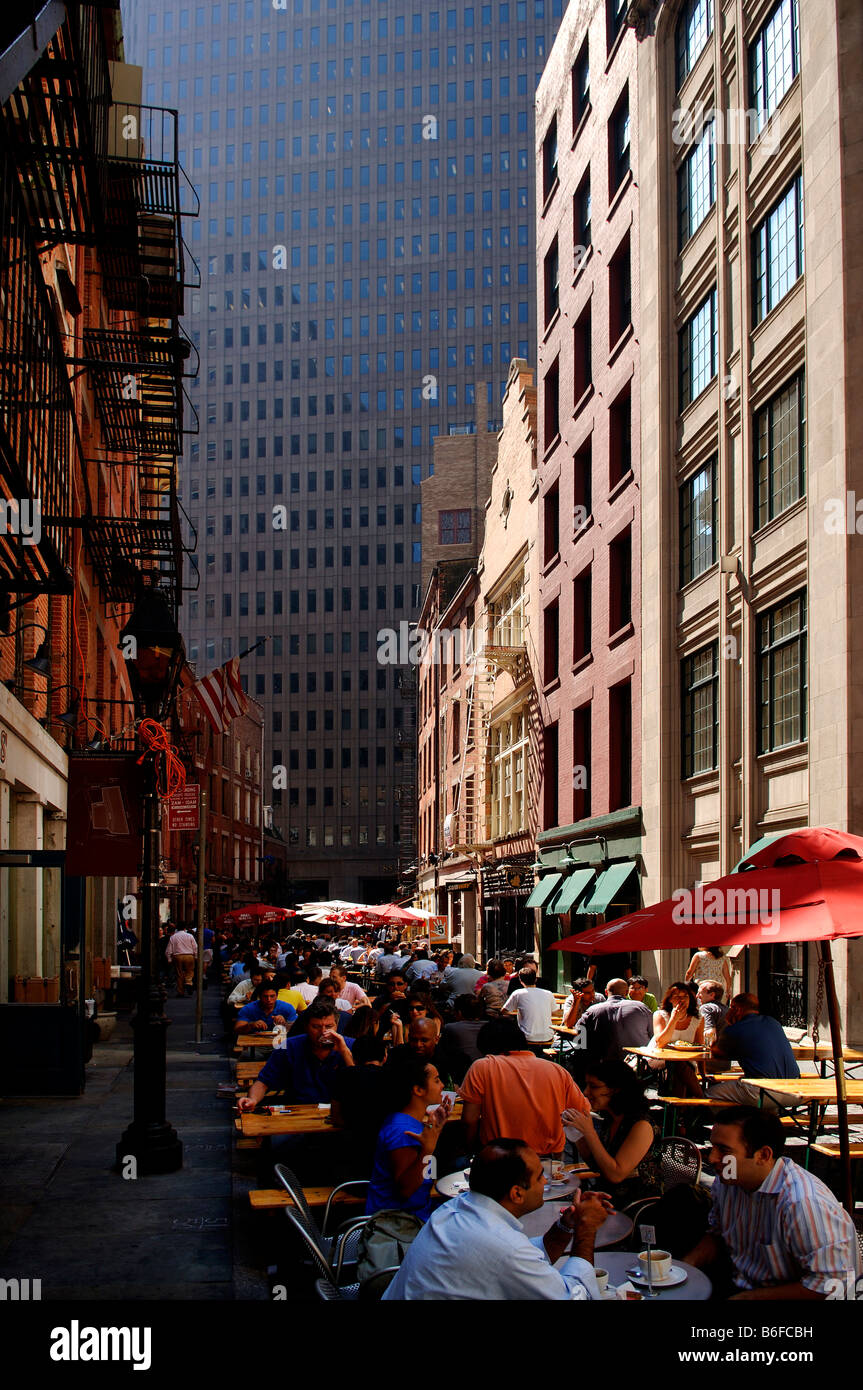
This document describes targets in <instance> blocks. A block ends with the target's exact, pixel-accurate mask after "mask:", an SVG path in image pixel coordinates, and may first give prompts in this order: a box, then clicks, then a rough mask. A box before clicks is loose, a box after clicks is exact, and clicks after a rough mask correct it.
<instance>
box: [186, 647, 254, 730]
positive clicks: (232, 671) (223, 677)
mask: <svg viewBox="0 0 863 1390" xmlns="http://www.w3.org/2000/svg"><path fill="white" fill-rule="evenodd" d="M192 691H193V693H194V694H195V695H196V696H197V699H198V703H199V705H200V706H201V709H202V710H203V711H204V713H205V715H206V716H207V718H208V719H209V721H210V723H211V724H212V726H213V728H214V729H215V731H216V733H217V734H223V733H226V732H227V731H228V729H229V728H230V726H231V720H232V719H236V717H237V715H239V714H245V712H246V710H247V709H248V707H249V702H248V699H247V698H246V695H245V692H244V691H243V687H242V685H241V683H240V658H239V657H238V656H235V657H234V658H233V659H232V660H231V661H228V662H226V663H225V665H224V666H220V667H219V668H218V670H217V671H211V672H210V674H209V675H208V676H204V678H203V680H199V681H198V682H197V683H196V684H195V685H193V686H192Z"/></svg>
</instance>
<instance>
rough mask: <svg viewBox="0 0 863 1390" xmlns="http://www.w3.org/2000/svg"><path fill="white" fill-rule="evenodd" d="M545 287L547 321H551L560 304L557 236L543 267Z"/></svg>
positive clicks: (547, 322)
mask: <svg viewBox="0 0 863 1390" xmlns="http://www.w3.org/2000/svg"><path fill="white" fill-rule="evenodd" d="M543 284H544V287H545V322H546V325H548V324H549V323H551V320H552V319H553V318H554V316H555V314H556V313H557V311H558V308H559V306H560V273H559V264H558V252H557V237H555V238H554V241H553V242H552V243H551V246H550V247H549V250H548V252H547V253H546V257H545V264H544V268H543Z"/></svg>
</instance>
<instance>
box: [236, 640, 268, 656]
mask: <svg viewBox="0 0 863 1390" xmlns="http://www.w3.org/2000/svg"><path fill="white" fill-rule="evenodd" d="M269 640H270V639H269V637H259V638H258V640H257V642H255V644H254V646H252V647H246V650H245V651H244V652H240V653H239V655H238V657H237V660H238V661H242V659H243V657H244V656H248V655H249V653H250V652H254V651H256V650H257V649H258V647H262V646H263V645H264V643H265V642H269Z"/></svg>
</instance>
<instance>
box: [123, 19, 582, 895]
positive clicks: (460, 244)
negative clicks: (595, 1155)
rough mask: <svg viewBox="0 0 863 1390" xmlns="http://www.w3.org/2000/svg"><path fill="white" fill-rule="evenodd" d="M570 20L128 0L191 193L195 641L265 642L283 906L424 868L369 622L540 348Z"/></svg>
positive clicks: (150, 89) (131, 37)
mask: <svg viewBox="0 0 863 1390" xmlns="http://www.w3.org/2000/svg"><path fill="white" fill-rule="evenodd" d="M561 12H562V0H508V3H500V2H499V0H495V3H494V4H489V5H475V6H474V5H467V6H466V5H458V6H457V7H452V8H445V7H441V8H434V9H427V8H426V7H425V5H422V6H421V5H420V4H419V2H418V0H410V2H408V0H376V3H371V0H355V3H351V0H338V3H335V0H275V3H274V0H218V2H217V3H209V4H206V5H184V4H183V3H182V0H124V24H125V31H126V36H127V40H126V42H127V57H128V58H129V60H130V61H132V62H136V63H140V64H141V65H142V66H143V68H144V100H145V102H146V103H148V104H149V105H152V106H160V105H161V106H169V107H177V108H178V110H179V112H180V145H181V152H180V158H181V162H182V163H183V165H184V167H185V168H186V169H187V170H188V171H189V176H190V178H191V180H192V182H193V183H194V185H195V188H196V190H197V192H198V194H199V197H200V200H201V215H200V218H199V219H198V221H197V223H195V224H192V226H191V231H190V236H191V241H190V245H191V250H192V252H193V254H194V257H195V259H196V261H197V263H198V265H199V267H200V272H201V286H200V289H193V290H191V291H190V292H189V293H188V294H187V298H186V303H187V311H190V312H187V318H186V321H185V326H186V329H187V331H188V333H189V335H190V336H191V337H192V339H193V341H194V342H195V344H196V345H197V346H198V348H199V351H200V355H201V371H200V376H199V379H198V381H197V383H196V384H195V386H194V387H193V388H192V390H191V393H190V394H191V397H192V401H193V404H194V406H195V409H196V411H197V414H198V417H199V420H200V433H199V434H198V435H197V436H195V437H192V438H190V439H189V440H187V445H186V451H185V455H184V458H183V464H182V476H181V485H180V486H181V491H180V496H181V501H182V503H183V505H184V507H185V510H186V512H187V513H188V517H189V519H190V522H191V524H192V526H193V527H194V530H195V532H196V533H197V554H196V563H197V570H198V575H199V584H198V588H197V590H196V591H195V592H194V593H190V594H187V595H186V601H185V604H184V607H183V610H182V621H183V623H184V631H185V635H186V641H187V645H188V652H189V659H190V660H191V661H193V662H195V663H196V665H197V670H198V672H199V674H204V673H206V672H207V671H209V670H211V669H212V668H213V667H215V666H218V665H220V664H221V663H222V662H223V661H225V660H227V659H228V658H229V657H231V656H236V655H238V654H239V653H240V652H241V651H243V650H244V649H245V648H246V647H249V646H251V645H252V644H253V643H254V642H255V641H257V639H258V638H259V637H264V636H265V637H267V638H268V641H267V643H266V644H265V645H264V646H263V647H261V648H258V649H257V650H256V651H255V652H254V653H253V654H252V655H250V656H249V657H248V658H246V659H245V660H244V661H243V663H242V667H241V670H242V673H243V676H244V677H245V679H246V681H247V686H248V690H249V692H250V694H252V695H254V696H255V697H256V698H257V699H259V700H260V701H261V702H262V703H263V705H264V707H265V710H266V740H267V749H266V757H267V760H268V764H269V765H271V766H272V767H273V790H272V796H271V798H270V799H271V802H272V806H273V821H274V824H275V826H276V827H277V828H278V829H279V830H280V831H281V833H282V835H283V836H284V838H285V840H286V841H287V843H288V847H289V868H290V875H291V880H292V884H293V886H294V888H295V891H296V894H297V897H298V898H299V899H300V900H302V899H303V898H306V897H312V896H319V895H326V896H339V897H348V898H355V897H358V898H362V899H365V900H367V901H375V900H381V899H382V898H385V897H386V896H389V895H391V894H392V893H393V892H394V891H395V889H396V886H397V880H398V879H399V876H400V873H401V872H403V871H404V870H405V869H406V868H407V866H409V865H410V864H412V863H413V862H414V861H415V855H416V846H415V840H414V839H413V835H414V830H413V824H414V805H415V791H414V781H413V776H414V774H413V759H414V742H415V709H414V707H413V704H412V701H411V692H412V689H413V677H414V675H415V673H414V672H413V671H412V670H411V669H410V668H409V667H406V666H393V665H389V664H386V663H384V662H381V661H379V660H378V653H379V649H381V646H382V641H383V639H382V638H381V636H380V634H382V633H387V632H390V631H394V632H395V633H397V634H403V635H404V640H403V641H402V642H401V644H400V645H401V650H402V652H403V653H406V652H407V648H408V626H407V625H408V624H409V623H410V622H411V621H412V620H414V619H415V617H416V614H417V612H418V610H419V603H420V598H421V595H420V592H419V579H420V561H421V552H420V534H421V514H420V490H419V483H420V480H421V479H422V478H423V477H425V476H427V475H428V473H429V471H430V469H431V468H432V466H433V449H432V444H433V440H434V438H435V436H436V435H438V434H447V433H452V432H462V431H473V430H477V429H479V430H484V429H497V428H498V426H499V423H500V406H499V402H500V397H501V394H502V390H503V384H504V382H505V380H506V376H507V371H508V367H509V362H510V360H511V359H512V358H513V357H516V356H519V357H526V358H528V359H529V360H531V361H533V360H535V351H534V343H535V302H534V301H535V290H534V279H535V270H534V259H535V257H534V241H535V238H534V182H535V178H534V161H533V153H532V152H533V148H534V120H533V113H534V92H535V88H536V84H537V81H538V78H539V75H540V73H541V72H542V68H543V65H544V61H545V55H546V54H547V52H548V50H549V49H550V47H551V44H552V42H553V39H554V35H555V32H556V30H557V27H558V25H559V22H560V16H561ZM452 520H454V518H448V517H447V515H446V514H445V513H441V519H440V528H441V532H440V538H441V540H442V541H443V540H444V539H445V537H446V535H447V534H449V530H448V527H449V525H450V521H452ZM451 529H452V534H453V536H454V537H456V535H457V534H458V533H457V530H456V527H455V526H452V528H451ZM459 539H460V540H463V537H460V538H459ZM192 579H193V582H195V580H194V574H193V576H192ZM392 647H393V643H392V642H391V641H389V642H387V644H386V650H387V651H388V652H389V651H391V650H392Z"/></svg>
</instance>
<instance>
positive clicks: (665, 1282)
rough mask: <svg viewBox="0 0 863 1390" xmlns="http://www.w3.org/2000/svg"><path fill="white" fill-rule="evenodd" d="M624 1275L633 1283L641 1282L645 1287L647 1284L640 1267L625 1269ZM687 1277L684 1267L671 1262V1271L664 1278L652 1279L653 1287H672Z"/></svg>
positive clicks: (645, 1276) (681, 1282) (684, 1280)
mask: <svg viewBox="0 0 863 1390" xmlns="http://www.w3.org/2000/svg"><path fill="white" fill-rule="evenodd" d="M626 1276H627V1278H628V1279H631V1280H632V1283H633V1284H643V1285H644V1286H645V1287H646V1286H647V1275H646V1274H642V1272H641V1270H640V1269H634V1268H633V1269H627V1271H626ZM688 1277H689V1276H688V1275H687V1273H686V1270H685V1269H682V1268H681V1266H680V1265H675V1264H673V1265H672V1266H671V1273H670V1274H667V1275H666V1276H665V1278H664V1279H654V1280H653V1287H654V1288H655V1289H673V1288H675V1287H676V1286H677V1285H678V1284H684V1283H685V1282H686V1280H687V1278H688Z"/></svg>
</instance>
